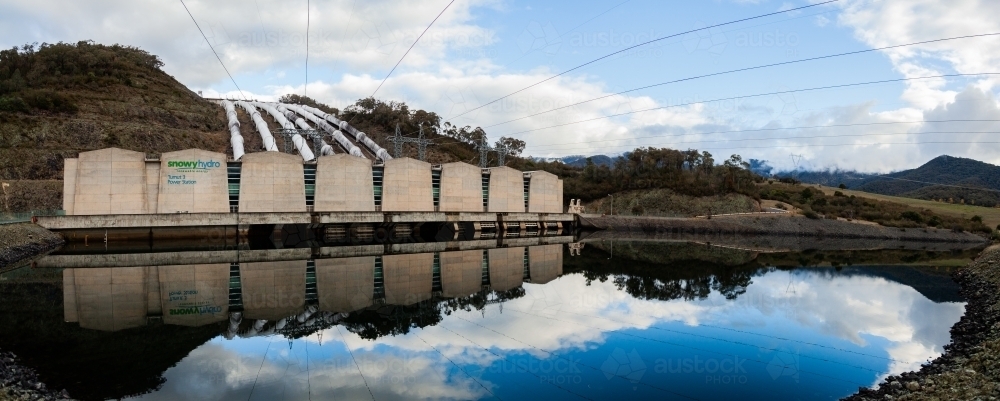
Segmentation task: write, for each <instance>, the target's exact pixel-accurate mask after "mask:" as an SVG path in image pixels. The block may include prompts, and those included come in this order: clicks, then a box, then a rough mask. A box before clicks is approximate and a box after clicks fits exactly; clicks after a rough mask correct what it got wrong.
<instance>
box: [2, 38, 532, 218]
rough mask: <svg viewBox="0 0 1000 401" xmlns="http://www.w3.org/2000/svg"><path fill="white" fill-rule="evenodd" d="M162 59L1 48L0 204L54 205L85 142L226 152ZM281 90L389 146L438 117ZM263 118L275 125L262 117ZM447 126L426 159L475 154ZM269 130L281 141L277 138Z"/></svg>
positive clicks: (59, 48)
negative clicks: (332, 103) (67, 167)
mask: <svg viewBox="0 0 1000 401" xmlns="http://www.w3.org/2000/svg"><path fill="white" fill-rule="evenodd" d="M162 66H163V63H162V62H161V61H160V59H159V58H158V57H157V56H155V55H152V54H150V53H148V52H146V51H144V50H141V49H138V48H135V47H130V46H122V45H111V46H108V45H102V44H96V43H94V42H91V41H81V42H77V43H56V44H42V45H40V46H35V45H25V46H22V47H19V48H18V47H15V48H11V49H8V50H3V51H0V182H2V183H3V184H6V185H4V186H3V192H0V195H2V196H3V199H0V200H2V203H0V213H2V212H22V211H30V210H56V209H61V208H62V181H61V180H62V178H63V165H64V162H63V160H64V159H66V158H74V157H77V156H78V154H79V153H80V152H84V151H90V150H96V149H102V148H106V147H111V146H114V147H119V148H123V149H128V150H134V151H138V152H144V153H146V154H147V155H149V156H157V155H159V154H161V153H164V152H172V151H176V150H181V149H188V148H199V149H205V150H211V151H215V152H221V153H226V154H227V155H230V156H231V155H232V149H231V148H230V147H229V133H228V130H227V128H226V127H227V122H226V116H225V113H224V111H223V109H222V108H221V107H220V106H219V105H217V104H215V103H214V102H212V101H209V100H206V99H204V98H202V97H201V96H199V95H198V94H196V93H194V92H192V91H191V90H190V89H188V88H187V87H186V86H184V84H182V83H180V82H178V81H177V80H176V79H174V78H173V77H172V76H170V75H168V74H167V73H165V72H164V71H163V70H161V67H162ZM283 99H285V100H291V101H293V102H296V103H306V104H312V105H316V106H319V107H320V108H321V109H326V110H327V111H332V112H334V113H335V114H338V115H340V116H341V117H342V118H344V119H349V120H352V124H353V125H355V126H356V127H358V128H359V129H361V130H363V131H365V132H366V133H369V134H370V135H369V136H370V137H372V138H373V139H374V140H375V141H376V142H378V143H379V144H380V145H381V146H382V147H385V148H387V149H392V146H390V143H389V141H388V140H387V138H388V136H389V135H391V134H392V133H393V132H394V131H395V126H396V124H400V125H401V128H402V129H403V132H404V133H407V134H408V133H410V132H413V131H415V130H416V129H417V127H418V124H420V123H425V124H424V126H425V127H430V126H436V125H437V123H438V122H440V118H439V117H438V116H437V115H435V114H434V113H429V112H426V111H423V110H411V109H409V108H408V107H407V106H406V105H405V104H404V103H401V102H383V101H377V100H375V99H361V100H359V101H358V103H357V105H356V106H357V107H351V108H348V109H345V110H343V111H339V110H335V109H332V108H329V107H327V106H325V105H321V104H318V103H317V102H315V101H314V100H312V99H309V98H304V97H298V96H286V97H284V98H283ZM237 116H238V117H239V120H240V123H241V131H242V135H243V138H244V146H245V148H246V150H247V152H256V151H260V150H261V148H262V146H263V145H262V141H261V139H260V136H259V135H258V134H257V132H256V129H255V127H254V124H253V123H252V121H251V119H250V116H249V115H247V114H246V113H245V112H244V111H243V110H242V109H240V108H237ZM265 121H267V123H268V125H269V128H271V129H272V130H275V129H278V128H280V127H279V126H278V125H277V123H275V122H274V121H272V120H271V119H270V118H268V117H265ZM449 127H450V126H449ZM450 128H451V132H441V133H438V132H436V131H435V130H433V129H427V130H425V131H426V133H427V136H428V137H429V138H431V139H433V140H434V141H435V145H434V146H431V147H430V148H429V149H428V158H427V160H428V161H429V162H431V163H435V164H437V163H448V162H453V161H465V162H469V163H478V152H476V151H475V150H474V149H473V148H472V146H471V145H470V142H471V141H470V140H469V138H467V137H463V138H456V137H455V136H456V135H454V134H455V133H464V134H468V133H469V132H472V131H476V130H478V129H473V128H470V127H450ZM476 132H482V130H478V131H476ZM449 134H452V135H449ZM466 136H468V135H466ZM275 139H276V141H277V142H278V148H279V149H283V140H282V139H281V138H280V137H276V138H275ZM463 139H464V140H463ZM522 148H523V146H522ZM404 153H405V154H404V156H410V157H416V154H417V149H416V147H414V146H410V145H406V146H404ZM508 160H509V162H508V165H514V164H518V165H520V164H523V162H522V161H521V160H520V159H517V158H509V159H508ZM492 161H493V162H494V163H495V155H494V156H493V160H492Z"/></svg>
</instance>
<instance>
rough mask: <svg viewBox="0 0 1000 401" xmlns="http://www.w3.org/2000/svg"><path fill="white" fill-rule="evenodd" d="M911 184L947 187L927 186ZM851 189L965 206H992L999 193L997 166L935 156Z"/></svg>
mask: <svg viewBox="0 0 1000 401" xmlns="http://www.w3.org/2000/svg"><path fill="white" fill-rule="evenodd" d="M887 177H889V178H887ZM914 181H923V182H933V183H941V184H946V185H930V184H924V183H921V182H914ZM949 185H952V186H949ZM953 186H963V187H973V188H985V189H990V190H993V191H989V190H985V191H977V190H974V189H965V188H955V187H953ZM851 189H856V190H859V191H865V192H871V193H877V194H882V195H893V196H903V197H907V198H917V199H945V200H948V199H949V198H950V199H953V201H954V202H956V203H960V202H961V201H963V200H964V201H965V203H972V204H976V205H982V206H988V207H993V206H996V205H997V203H998V202H1000V192H996V191H1000V167H998V166H994V165H992V164H989V163H984V162H981V161H978V160H973V159H966V158H961V157H952V156H947V155H945V156H938V157H936V158H934V159H933V160H931V161H929V162H927V163H926V164H924V165H923V166H920V167H918V168H915V169H913V170H905V171H900V172H898V173H892V174H886V175H885V176H884V177H883V176H878V177H870V178H867V179H865V180H863V181H862V182H861V183H860V184H858V185H856V186H853V187H851Z"/></svg>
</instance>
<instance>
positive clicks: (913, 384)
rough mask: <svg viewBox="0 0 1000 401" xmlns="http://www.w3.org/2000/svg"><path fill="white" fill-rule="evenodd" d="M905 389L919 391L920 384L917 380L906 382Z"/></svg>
mask: <svg viewBox="0 0 1000 401" xmlns="http://www.w3.org/2000/svg"><path fill="white" fill-rule="evenodd" d="M906 389H907V390H910V391H920V385H919V384H917V382H909V383H906Z"/></svg>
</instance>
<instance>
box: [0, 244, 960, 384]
mask: <svg viewBox="0 0 1000 401" xmlns="http://www.w3.org/2000/svg"><path fill="white" fill-rule="evenodd" d="M492 242H493V244H494V246H492V247H490V246H485V248H494V247H495V244H496V241H495V240H494V241H492ZM544 242H545V241H543V240H537V241H535V244H537V245H532V246H526V247H518V246H513V245H510V246H508V247H506V248H496V249H464V250H459V249H460V247H463V245H460V244H458V243H451V245H449V246H450V248H449V249H446V250H443V251H438V252H426V253H411V254H406V255H381V256H365V255H364V252H360V251H358V250H355V251H357V252H355V253H354V254H353V255H361V256H354V257H352V258H324V257H317V256H315V253H316V252H315V250H313V252H312V254H313V255H314V256H312V259H308V260H306V259H295V258H294V257H289V256H288V255H294V254H295V252H297V251H298V250H287V249H286V250H271V251H236V250H227V251H221V252H208V253H203V254H199V255H200V256H197V257H196V256H194V255H195V254H194V253H190V252H189V253H180V254H177V253H173V254H155V253H152V254H151V253H140V254H116V255H111V256H110V257H106V258H104V259H96V258H94V255H79V253H80V252H73V251H72V250H69V251H67V250H64V251H63V254H62V255H52V256H50V257H48V259H42V260H40V261H39V262H38V264H37V265H36V267H35V268H30V267H25V268H21V269H17V270H13V271H9V272H7V273H4V274H3V275H2V276H0V288H2V293H3V298H4V299H5V302H4V303H3V305H2V306H0V326H2V328H0V344H2V345H0V346H2V347H3V349H5V350H10V351H14V352H16V353H17V354H18V355H19V356H20V357H21V358H22V360H23V363H24V364H26V365H27V366H30V367H33V368H35V369H36V370H37V371H38V372H39V374H40V375H41V376H42V380H43V381H45V382H46V383H47V384H48V385H49V386H50V387H53V388H60V389H61V388H66V389H67V390H68V391H69V392H70V394H71V395H73V396H75V397H79V398H82V399H110V398H122V397H125V398H134V399H144V400H176V399H194V400H246V399H251V400H302V399H372V398H374V399H377V400H390V399H491V398H497V399H504V400H511V399H525V398H531V399H538V398H542V399H578V398H586V399H622V398H629V399H734V398H749V399H764V398H766V399H837V398H840V397H843V396H846V395H849V394H851V393H853V392H855V391H856V390H857V388H858V387H865V386H871V385H873V384H874V383H877V382H878V381H880V380H881V379H882V378H884V377H885V376H886V375H889V374H898V373H901V372H904V371H908V370H913V369H916V368H919V366H920V365H921V363H924V362H926V361H928V360H930V359H933V358H934V357H936V356H938V355H940V354H941V352H942V347H943V346H944V345H945V344H947V343H948V342H949V332H948V330H949V328H950V327H951V326H952V324H954V323H955V322H956V321H958V319H959V318H960V317H961V316H962V314H963V312H964V303H963V301H962V299H961V298H960V297H959V296H958V292H957V290H958V287H957V285H956V284H955V283H954V282H953V281H951V279H950V278H949V273H950V272H951V270H952V268H953V267H950V266H955V265H959V264H961V263H963V261H965V260H968V258H969V257H970V256H971V255H972V252H971V251H947V250H944V251H925V250H910V251H905V250H890V251H836V250H827V251H809V252H758V251H747V250H738V249H729V248H722V247H715V246H707V245H699V244H682V243H658V242H630V241H620V242H616V243H615V245H614V254H612V251H611V246H610V243H609V242H592V243H588V244H586V245H585V246H584V248H583V250H582V252H581V253H580V255H573V254H571V253H570V251H569V250H568V248H569V246H568V245H565V244H554V245H541V244H542V243H544ZM469 244H473V243H472V242H470V243H469ZM469 247H472V248H475V247H480V248H482V247H484V246H483V243H482V242H479V243H475V244H474V246H471V245H470V246H469ZM469 247H465V248H469ZM324 249H326V248H324ZM345 249H346V248H345ZM442 249H443V248H442ZM280 252H284V253H282V255H284V256H282V257H281V258H279V259H283V260H277V261H263V259H267V258H274V257H275V255H278V253H280ZM358 252H360V253H358ZM74 253H76V254H74ZM91 253H92V252H91ZM309 253H310V251H309V250H308V249H307V250H306V254H309ZM379 253H381V252H379ZM573 253H575V251H573ZM165 255H169V256H168V260H173V261H174V263H180V262H179V261H186V262H185V263H189V264H183V265H172V266H164V265H163V264H162V263H157V264H158V265H136V264H137V263H149V264H152V263H151V262H156V261H157V259H156V258H157V257H162V256H165ZM179 255H186V256H184V257H181V256H179ZM219 255H231V256H232V257H230V258H229V259H226V260H218V257H219ZM105 256H107V255H105ZM198 258H202V259H203V260H198ZM212 258H215V259H212ZM209 259H211V260H209ZM95 260H102V261H105V262H101V263H106V264H109V265H115V266H121V267H82V266H84V265H87V266H92V264H93V263H94V261H95ZM904 262H905V264H904ZM848 263H850V265H848ZM60 264H61V265H62V266H63V267H62V268H60V267H54V266H53V265H60ZM130 264H131V266H125V265H130ZM237 275H238V276H237ZM233 277H236V279H235V280H233Z"/></svg>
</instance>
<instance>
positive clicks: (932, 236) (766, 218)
mask: <svg viewBox="0 0 1000 401" xmlns="http://www.w3.org/2000/svg"><path fill="white" fill-rule="evenodd" d="M580 224H581V227H583V228H585V229H587V228H590V229H597V230H608V231H614V232H616V233H645V234H675V235H679V234H694V235H715V236H721V235H728V236H784V237H816V238H852V239H861V238H864V239H878V240H893V241H919V242H952V243H980V244H985V243H986V242H987V239H986V238H984V237H981V236H978V235H975V234H972V233H968V232H957V231H953V230H945V229H936V228H927V229H914V228H908V229H903V228H894V227H884V226H880V225H877V224H873V223H867V222H858V221H845V220H829V219H809V218H806V217H802V216H794V215H792V216H790V215H784V214H761V215H744V216H725V217H716V218H713V219H705V218H658V217H631V216H613V217H612V216H595V215H582V216H580Z"/></svg>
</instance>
